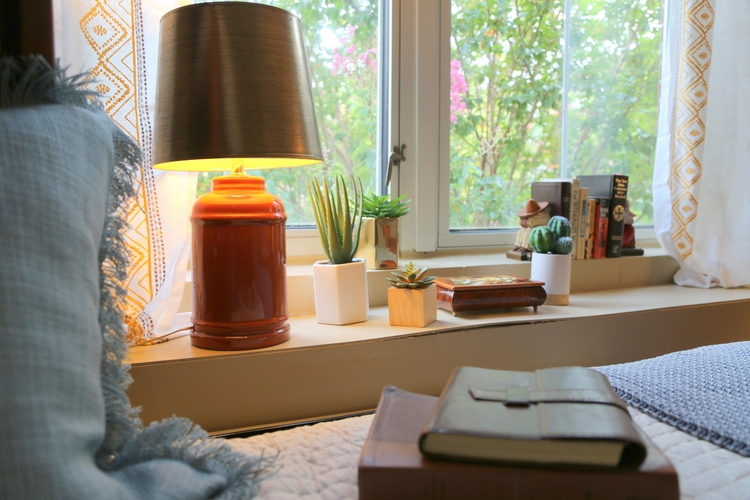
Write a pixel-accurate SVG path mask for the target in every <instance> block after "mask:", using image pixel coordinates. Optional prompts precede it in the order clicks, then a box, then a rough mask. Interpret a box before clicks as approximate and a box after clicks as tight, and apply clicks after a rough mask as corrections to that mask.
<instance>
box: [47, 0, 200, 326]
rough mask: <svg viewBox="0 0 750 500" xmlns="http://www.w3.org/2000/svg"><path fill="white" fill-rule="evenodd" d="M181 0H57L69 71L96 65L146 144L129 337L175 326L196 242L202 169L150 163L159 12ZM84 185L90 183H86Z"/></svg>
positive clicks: (135, 213)
mask: <svg viewBox="0 0 750 500" xmlns="http://www.w3.org/2000/svg"><path fill="white" fill-rule="evenodd" d="M184 3H186V2H184V1H183V2H180V1H179V0H162V1H156V0H154V1H149V0H124V1H115V0H76V1H74V2H70V1H63V0H56V5H55V12H56V14H55V15H56V20H55V21H56V53H57V57H58V59H59V63H60V66H61V67H67V68H68V74H76V73H79V72H86V71H88V72H90V73H91V75H92V76H93V77H94V78H95V84H94V85H95V87H96V90H98V91H99V92H100V93H101V94H102V95H103V98H102V101H103V104H104V106H105V108H106V110H107V112H108V113H109V115H110V116H111V117H112V118H113V119H114V121H115V122H116V123H117V124H118V125H119V126H120V128H122V129H123V130H124V131H125V132H127V133H128V134H130V136H131V137H133V139H135V140H136V142H137V143H138V144H139V145H140V147H141V149H142V151H143V157H144V161H143V165H141V167H140V179H139V183H138V186H137V191H138V204H137V206H135V205H134V206H132V207H131V208H130V210H129V213H128V222H129V225H130V229H129V230H128V232H127V243H128V247H129V250H130V255H131V263H130V266H131V267H130V270H129V273H128V275H129V281H128V305H127V312H126V318H127V322H128V328H129V330H128V340H130V341H133V340H139V339H142V338H150V337H154V336H157V335H161V334H164V333H167V332H169V331H171V330H172V329H173V322H174V319H175V316H176V314H177V311H178V308H179V305H180V301H181V299H182V293H183V288H184V283H185V275H186V269H187V261H188V256H189V249H190V235H189V232H190V221H189V219H188V214H189V213H190V207H191V206H192V203H193V200H194V199H195V185H196V181H195V174H187V173H180V172H163V171H155V170H153V169H152V168H151V143H152V127H153V106H154V98H155V90H156V89H155V83H156V63H157V44H158V38H159V20H160V19H161V16H162V15H163V14H164V13H166V12H167V11H168V10H170V9H173V8H175V7H179V6H180V5H181V4H184ZM81 189H85V186H81Z"/></svg>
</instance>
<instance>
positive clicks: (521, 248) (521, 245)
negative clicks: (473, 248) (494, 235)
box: [505, 198, 550, 260]
mask: <svg viewBox="0 0 750 500" xmlns="http://www.w3.org/2000/svg"><path fill="white" fill-rule="evenodd" d="M548 205H549V203H547V202H546V201H542V202H539V203H537V202H536V201H534V199H533V198H532V199H530V200H529V201H527V202H526V206H525V207H524V208H523V210H521V211H520V212H518V218H519V219H520V224H521V228H520V229H519V230H518V235H517V236H516V243H515V246H514V247H513V250H510V251H509V252H507V253H506V254H505V255H506V256H507V257H509V258H511V259H516V260H531V253H532V251H531V248H530V247H529V235H530V234H531V229H532V228H533V227H536V226H546V225H547V223H548V222H549V219H550V215H549V213H548V212H547V210H546V208H547V206H548Z"/></svg>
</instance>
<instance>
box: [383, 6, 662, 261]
mask: <svg viewBox="0 0 750 500" xmlns="http://www.w3.org/2000/svg"><path fill="white" fill-rule="evenodd" d="M395 4H396V5H397V6H398V7H395V6H394V12H397V14H394V16H393V17H394V21H395V22H396V23H398V24H397V26H399V27H400V31H399V32H398V33H399V35H398V36H397V37H396V36H394V40H395V41H394V45H398V51H397V53H398V54H399V56H400V64H399V65H398V71H397V72H396V74H397V76H396V78H395V79H394V82H395V83H394V87H395V88H397V89H398V90H397V94H398V95H397V96H395V95H394V100H395V101H396V102H398V103H400V108H399V109H400V116H399V121H398V126H397V127H396V132H395V135H396V137H397V139H396V140H395V141H394V143H397V142H401V143H405V144H406V145H407V154H406V156H407V162H405V163H403V164H402V166H401V168H400V169H399V172H398V174H399V175H398V180H397V182H396V189H397V191H398V192H399V193H409V194H410V196H411V197H412V198H413V199H414V200H415V210H413V212H414V217H412V218H410V219H409V220H406V221H405V224H404V227H403V230H404V233H403V235H402V236H403V238H404V241H405V243H406V245H407V246H408V247H411V249H413V250H417V251H431V250H435V249H437V248H449V247H464V246H488V245H499V244H510V243H512V239H513V235H512V231H510V230H506V231H503V230H502V228H509V227H510V228H513V227H516V226H517V223H518V222H517V218H516V216H515V214H516V212H517V211H518V210H519V209H520V208H521V207H522V206H523V204H524V202H525V201H526V199H527V198H528V196H529V186H530V184H531V182H533V181H534V180H537V179H540V178H545V177H575V176H576V175H581V174H589V173H615V172H618V173H624V174H627V175H629V176H630V179H631V182H630V190H629V195H630V196H629V197H630V199H631V202H632V208H633V210H634V212H636V214H638V215H639V219H638V222H640V223H649V222H651V217H652V207H651V172H652V168H653V167H652V163H653V155H654V147H655V142H656V117H657V86H658V70H659V42H660V40H659V38H660V37H659V32H660V29H661V19H660V8H661V5H660V0H630V1H627V2H623V1H621V0H567V1H562V0H544V1H542V0H516V1H508V2H505V1H503V2H485V1H481V0H454V1H453V2H450V1H448V0H442V1H440V2H435V1H428V0H416V1H408V2H407V1H403V2H399V1H398V0H396V1H395ZM566 49H567V50H566Z"/></svg>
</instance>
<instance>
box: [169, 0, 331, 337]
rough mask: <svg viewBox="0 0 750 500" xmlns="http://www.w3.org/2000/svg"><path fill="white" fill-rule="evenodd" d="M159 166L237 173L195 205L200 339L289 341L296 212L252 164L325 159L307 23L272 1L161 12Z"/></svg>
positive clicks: (195, 331)
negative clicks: (289, 245) (289, 263)
mask: <svg viewBox="0 0 750 500" xmlns="http://www.w3.org/2000/svg"><path fill="white" fill-rule="evenodd" d="M160 28H161V38H160V41H159V59H158V78H157V87H156V95H157V97H156V118H155V134H154V168H157V169H164V170H182V171H231V172H232V173H231V174H229V175H226V176H220V177H215V178H214V179H212V190H211V192H210V193H208V194H206V195H204V196H202V197H200V198H199V199H198V200H197V201H196V202H195V205H194V206H193V211H192V214H191V217H190V220H191V224H192V231H193V235H192V249H193V314H192V318H191V321H192V323H193V328H192V331H191V335H190V337H191V342H192V344H193V345H194V346H197V347H202V348H205V349H218V350H244V349H255V348H260V347H267V346H271V345H275V344H279V343H281V342H284V341H286V340H288V339H289V329H290V328H289V323H288V322H287V320H288V319H289V313H288V308H287V301H286V239H285V222H286V213H285V211H284V206H283V205H282V203H281V201H280V200H279V199H278V198H276V197H275V196H273V195H271V194H269V193H267V192H266V191H265V181H264V180H263V178H261V177H254V176H250V175H247V174H245V173H244V169H245V168H252V169H258V168H275V167H293V166H301V165H307V164H311V163H318V162H321V161H323V155H322V152H321V147H320V138H319V136H318V128H317V124H316V121H315V109H314V106H313V98H312V87H311V84H310V71H309V67H308V57H307V51H306V49H305V44H304V39H303V35H302V25H301V23H300V20H299V19H298V18H297V17H296V16H294V15H292V14H291V13H289V12H287V11H285V10H283V9H279V8H276V7H271V6H268V5H262V4H255V3H244V2H217V3H204V4H195V5H187V6H184V7H179V8H177V9H175V10H172V11H170V12H168V13H167V14H165V15H164V16H163V17H162V19H161V26H160Z"/></svg>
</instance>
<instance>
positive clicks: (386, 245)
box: [357, 193, 410, 269]
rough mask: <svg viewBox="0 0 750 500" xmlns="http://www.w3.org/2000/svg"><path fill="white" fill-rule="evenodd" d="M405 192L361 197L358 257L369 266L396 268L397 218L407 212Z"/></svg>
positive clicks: (371, 267)
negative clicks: (360, 232)
mask: <svg viewBox="0 0 750 500" xmlns="http://www.w3.org/2000/svg"><path fill="white" fill-rule="evenodd" d="M405 197H406V195H403V196H400V197H398V198H395V199H392V198H391V196H390V195H387V194H386V195H377V194H374V193H372V194H368V195H365V197H364V199H363V200H362V217H363V221H362V237H361V238H360V240H359V248H358V249H357V257H361V258H363V259H365V261H366V262H367V267H368V268H370V269H396V268H397V267H398V219H399V217H402V216H404V215H406V214H408V213H409V202H410V200H405V199H404V198H405Z"/></svg>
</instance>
